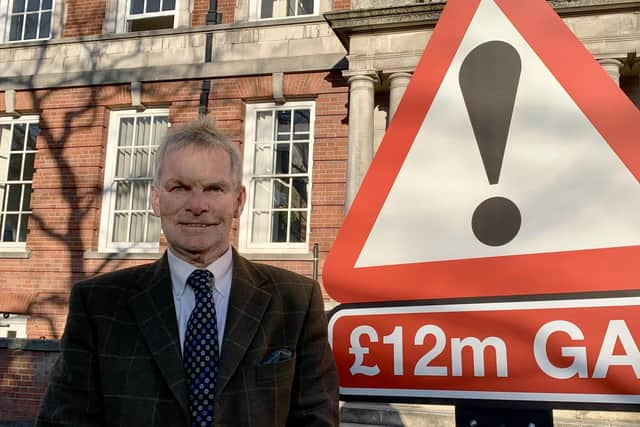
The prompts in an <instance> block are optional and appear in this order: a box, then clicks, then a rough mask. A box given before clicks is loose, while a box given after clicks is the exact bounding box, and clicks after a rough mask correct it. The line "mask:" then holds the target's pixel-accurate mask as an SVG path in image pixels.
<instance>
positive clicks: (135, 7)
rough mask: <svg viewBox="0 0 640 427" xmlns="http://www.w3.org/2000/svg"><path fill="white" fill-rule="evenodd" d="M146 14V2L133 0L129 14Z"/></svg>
mask: <svg viewBox="0 0 640 427" xmlns="http://www.w3.org/2000/svg"><path fill="white" fill-rule="evenodd" d="M142 12H144V0H131V7H130V8H129V13H131V14H132V15H133V14H136V13H142Z"/></svg>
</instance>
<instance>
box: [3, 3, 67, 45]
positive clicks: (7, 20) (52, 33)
mask: <svg viewBox="0 0 640 427" xmlns="http://www.w3.org/2000/svg"><path fill="white" fill-rule="evenodd" d="M27 1H28V0H25V8H26V2H27ZM62 3H63V0H52V2H51V27H50V29H49V36H48V37H36V38H33V39H27V40H24V39H20V40H9V33H10V31H11V11H12V10H13V0H0V41H1V42H3V43H22V42H37V41H43V40H50V39H52V38H54V37H56V36H57V35H58V34H59V33H60V32H61V19H60V12H59V11H60V10H61V9H62ZM39 18H40V17H38V19H39ZM24 24H25V23H24V22H23V33H24V28H25V26H24ZM39 32H40V28H39V26H38V33H39Z"/></svg>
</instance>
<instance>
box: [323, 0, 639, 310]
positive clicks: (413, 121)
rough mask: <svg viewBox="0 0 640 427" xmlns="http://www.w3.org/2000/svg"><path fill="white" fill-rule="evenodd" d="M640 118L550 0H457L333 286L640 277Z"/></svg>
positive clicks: (351, 231)
mask: <svg viewBox="0 0 640 427" xmlns="http://www.w3.org/2000/svg"><path fill="white" fill-rule="evenodd" d="M576 70H579V72H577V71H576ZM483 79H484V80H483ZM637 123H640V112H638V110H637V108H636V107H635V106H634V105H633V104H631V102H630V101H629V100H628V99H627V98H626V96H625V95H624V94H623V93H622V92H621V91H620V90H619V88H617V87H616V86H615V84H614V83H613V82H612V81H611V79H610V78H609V77H608V76H607V74H606V73H605V72H604V70H602V68H601V67H600V66H599V64H598V63H597V62H596V61H595V60H594V59H593V57H592V56H591V55H590V54H589V53H588V52H587V51H586V49H585V48H584V47H583V46H582V45H581V44H580V42H579V41H578V40H577V39H576V38H575V37H574V36H573V34H571V32H570V31H569V30H568V29H567V28H566V26H565V25H564V24H563V23H562V21H561V20H560V19H559V17H558V16H557V15H556V14H555V12H554V11H553V10H552V9H551V8H550V7H549V6H548V5H547V4H546V2H545V1H544V0H529V1H527V2H521V1H517V0H495V1H494V0H475V1H469V0H453V1H449V2H448V4H447V6H446V7H445V10H444V12H443V13H442V16H441V18H440V22H439V23H438V26H437V27H436V30H435V31H434V34H433V35H432V37H431V41H430V42H429V45H428V46H427V49H426V50H425V54H424V56H423V58H422V60H421V62H420V64H419V65H418V67H417V69H416V72H415V74H414V77H413V79H412V81H411V84H410V85H409V87H408V88H407V92H406V94H405V96H404V98H403V100H402V103H401V105H400V107H399V109H398V111H397V113H396V114H395V116H394V120H393V122H392V123H391V125H390V127H389V129H388V131H387V134H386V135H385V138H384V140H383V142H382V144H381V146H380V149H379V152H378V154H377V155H376V158H375V159H374V162H373V163H372V165H371V167H370V170H369V172H368V174H367V177H366V178H365V180H364V181H363V184H362V187H361V189H360V192H359V193H358V196H357V197H356V199H355V201H354V203H353V206H352V208H351V211H350V212H349V215H348V217H347V219H346V220H345V223H344V225H343V229H342V230H341V232H340V234H339V236H338V238H337V240H336V242H335V244H334V247H333V248H332V251H331V253H330V255H329V257H328V259H327V262H326V264H325V269H324V279H325V280H324V281H325V287H326V288H327V290H328V292H329V293H330V294H331V295H332V296H333V297H334V298H335V299H337V300H338V301H341V302H349V301H380V300H406V299H425V298H429V299H431V298H451V297H463V296H501V295H516V294H539V293H559V292H585V291H602V290H621V289H640V280H639V279H640V275H639V273H637V272H636V271H634V270H635V269H634V268H633V262H634V259H635V260H637V259H640V258H639V257H638V255H640V221H639V220H638V218H640V216H639V212H640V185H639V184H638V179H639V178H638V177H639V176H640V160H639V159H640V146H638V144H637V142H636V141H633V140H632V138H633V129H634V127H635V126H637ZM381 190H384V193H382V191H381ZM381 193H382V194H381ZM632 258H633V259H632Z"/></svg>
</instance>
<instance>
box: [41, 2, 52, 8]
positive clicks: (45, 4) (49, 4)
mask: <svg viewBox="0 0 640 427" xmlns="http://www.w3.org/2000/svg"><path fill="white" fill-rule="evenodd" d="M52 4H53V3H52V1H51V0H42V10H47V9H51V5H52Z"/></svg>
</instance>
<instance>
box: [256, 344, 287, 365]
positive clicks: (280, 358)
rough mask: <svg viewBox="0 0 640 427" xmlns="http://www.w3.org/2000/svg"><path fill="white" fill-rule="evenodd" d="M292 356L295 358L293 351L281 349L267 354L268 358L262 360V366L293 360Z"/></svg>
mask: <svg viewBox="0 0 640 427" xmlns="http://www.w3.org/2000/svg"><path fill="white" fill-rule="evenodd" d="M291 356H293V354H292V353H291V350H289V349H287V348H280V349H278V350H274V351H272V352H271V353H269V354H267V357H265V358H264V360H262V364H263V365H271V364H274V363H278V362H284V361H285V360H289V359H291Z"/></svg>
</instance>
